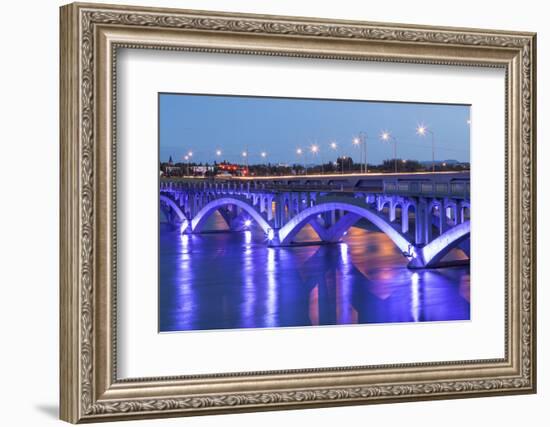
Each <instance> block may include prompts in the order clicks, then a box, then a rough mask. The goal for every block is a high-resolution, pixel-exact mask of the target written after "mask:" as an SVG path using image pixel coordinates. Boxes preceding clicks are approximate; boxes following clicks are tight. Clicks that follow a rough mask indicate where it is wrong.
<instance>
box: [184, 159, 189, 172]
mask: <svg viewBox="0 0 550 427" xmlns="http://www.w3.org/2000/svg"><path fill="white" fill-rule="evenodd" d="M183 159H184V160H185V161H186V162H187V176H189V155H186V156H183Z"/></svg>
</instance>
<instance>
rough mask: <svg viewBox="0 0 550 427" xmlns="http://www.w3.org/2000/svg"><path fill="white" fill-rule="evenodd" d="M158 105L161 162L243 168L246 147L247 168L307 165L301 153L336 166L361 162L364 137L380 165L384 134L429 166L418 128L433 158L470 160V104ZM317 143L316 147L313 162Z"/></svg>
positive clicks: (236, 100) (247, 100) (163, 99)
mask: <svg viewBox="0 0 550 427" xmlns="http://www.w3.org/2000/svg"><path fill="white" fill-rule="evenodd" d="M159 103H160V105H159V108H160V114H159V115H160V124H159V126H160V160H161V161H167V160H168V158H169V156H172V158H173V159H174V161H176V162H177V161H182V159H183V156H184V155H185V154H186V153H187V152H189V151H192V152H193V161H196V162H209V163H212V162H213V161H214V160H218V161H221V160H227V161H229V162H240V163H242V154H241V153H242V152H243V151H245V150H246V149H247V148H248V153H249V163H250V164H254V163H262V162H271V163H289V164H292V163H298V162H300V163H303V158H302V159H301V160H298V156H297V154H296V150H297V149H298V148H302V149H303V150H304V151H307V152H308V154H307V156H308V158H307V162H308V163H320V162H321V161H323V162H328V161H334V160H335V159H336V157H337V155H346V156H351V157H352V158H353V159H354V160H355V161H357V162H358V161H359V149H358V148H357V147H356V146H354V145H353V143H352V140H353V138H354V137H355V136H357V135H358V134H359V132H365V133H366V134H367V151H368V162H369V164H379V163H381V162H382V161H383V160H385V159H392V158H393V144H392V143H388V142H383V141H382V140H381V139H380V134H381V132H382V131H388V132H390V133H391V135H392V136H393V137H394V138H395V139H396V141H397V157H398V158H406V159H409V160H419V161H423V160H425V161H431V158H432V148H431V137H430V135H426V136H424V137H421V136H418V135H417V134H416V128H417V126H418V125H419V124H424V125H425V126H427V128H428V129H430V130H431V131H432V132H433V133H434V136H435V158H436V160H447V159H456V160H459V161H466V162H467V161H470V126H469V116H470V107H469V106H466V105H448V104H415V103H394V102H378V101H377V102H372V101H343V100H317V99H314V100H310V99H296V98H267V97H265V98H264V97H242V96H216V95H189V94H160V96H159ZM332 141H334V142H336V144H337V146H338V148H337V150H334V149H332V148H331V147H330V143H331V142H332ZM313 144H315V145H317V146H318V147H319V153H318V154H317V155H316V156H315V157H314V156H313V154H311V152H310V147H311V146H312V145H313ZM216 150H221V152H222V155H221V156H216ZM261 152H266V153H267V156H266V158H265V160H264V159H262V157H261V155H260V154H261Z"/></svg>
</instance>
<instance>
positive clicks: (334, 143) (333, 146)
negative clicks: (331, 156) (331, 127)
mask: <svg viewBox="0 0 550 427" xmlns="http://www.w3.org/2000/svg"><path fill="white" fill-rule="evenodd" d="M336 147H338V145H336V142H331V143H330V148H332V149H333V150H336Z"/></svg>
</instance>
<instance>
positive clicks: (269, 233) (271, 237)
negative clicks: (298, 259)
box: [267, 228, 275, 240]
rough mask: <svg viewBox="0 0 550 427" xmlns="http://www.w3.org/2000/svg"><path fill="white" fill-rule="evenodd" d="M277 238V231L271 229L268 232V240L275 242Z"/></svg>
mask: <svg viewBox="0 0 550 427" xmlns="http://www.w3.org/2000/svg"><path fill="white" fill-rule="evenodd" d="M274 238H275V230H273V229H272V228H270V229H269V230H268V231H267V240H273V239H274Z"/></svg>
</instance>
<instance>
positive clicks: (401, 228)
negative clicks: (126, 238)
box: [160, 172, 470, 268]
mask: <svg viewBox="0 0 550 427" xmlns="http://www.w3.org/2000/svg"><path fill="white" fill-rule="evenodd" d="M160 209H161V210H162V211H163V212H164V214H165V217H166V218H167V220H168V222H169V223H170V224H172V225H173V226H174V227H178V228H179V230H180V231H181V232H182V233H201V232H203V230H204V226H205V223H206V221H207V220H208V218H210V216H211V215H212V214H213V213H214V212H216V211H217V212H219V213H220V214H221V216H222V217H223V218H224V220H225V222H226V223H227V225H228V226H229V228H230V230H234V231H241V230H245V229H248V228H250V227H251V226H252V224H253V223H255V224H256V225H257V226H258V228H259V229H261V230H262V231H263V233H264V235H265V240H266V244H268V245H270V246H273V247H278V246H290V245H295V244H299V243H297V242H295V237H296V235H297V234H298V232H299V231H300V230H301V229H302V228H303V227H305V226H306V225H308V224H309V225H310V226H311V227H312V228H313V230H315V232H316V233H317V235H318V236H319V239H320V241H322V242H326V243H334V242H338V241H339V240H340V239H341V238H342V237H343V236H344V235H345V233H346V232H347V230H348V229H349V228H350V227H352V226H353V225H355V224H356V223H357V222H358V221H361V220H363V221H365V220H366V221H368V222H370V223H371V224H373V225H374V226H376V227H377V228H378V229H379V230H380V231H381V232H383V233H385V234H386V235H387V236H388V237H389V238H390V239H391V240H392V242H393V243H394V244H395V245H396V247H397V248H399V250H400V251H401V253H402V254H403V256H405V257H406V258H407V259H408V260H409V262H408V267H409V268H432V267H437V266H439V265H440V261H441V260H442V258H443V257H444V256H445V255H446V254H447V253H449V251H451V250H452V249H454V248H459V249H461V250H462V251H463V252H464V253H465V254H466V255H467V256H468V257H469V256H470V249H469V248H470V245H469V239H470V175H469V172H439V173H414V174H360V175H319V176H300V177H293V176H292V177H265V178H260V177H249V178H230V179H201V178H184V179H162V180H161V181H160Z"/></svg>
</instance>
